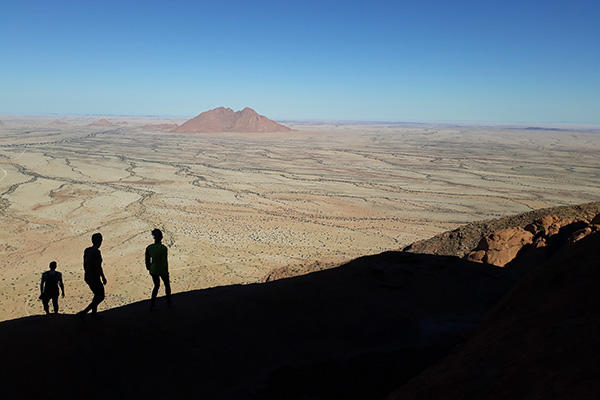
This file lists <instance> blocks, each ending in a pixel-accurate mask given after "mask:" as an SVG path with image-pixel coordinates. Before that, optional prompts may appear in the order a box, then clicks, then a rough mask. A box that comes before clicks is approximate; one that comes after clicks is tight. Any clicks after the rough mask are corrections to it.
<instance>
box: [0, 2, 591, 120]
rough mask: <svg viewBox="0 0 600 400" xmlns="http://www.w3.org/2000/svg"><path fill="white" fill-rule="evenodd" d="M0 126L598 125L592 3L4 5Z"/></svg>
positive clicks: (0, 25)
mask: <svg viewBox="0 0 600 400" xmlns="http://www.w3.org/2000/svg"><path fill="white" fill-rule="evenodd" d="M2 6H3V13H2V15H1V16H0V52H1V53H0V54H2V55H3V59H4V60H5V62H3V63H2V64H1V66H0V88H2V90H1V91H0V114H60V115H62V114H86V115H139V116H142V115H143V116H147V115H153V116H177V117H179V116H181V117H184V116H194V115H197V114H198V113H200V112H202V111H206V110H209V109H213V108H215V107H218V106H221V105H224V106H227V107H231V108H233V109H242V108H243V107H246V106H249V107H252V108H254V109H255V110H257V112H259V113H260V114H262V115H266V116H268V117H269V118H271V119H275V120H312V121H322V120H327V121H381V122H396V121H423V122H436V121H473V122H487V121H492V122H499V123H505V122H517V123H519V122H523V123H529V122H531V123H557V122H558V123H564V122H567V123H588V124H589V123H592V124H595V123H600V119H599V118H600V116H599V114H598V109H599V106H600V74H598V72H597V71H599V70H600V53H599V52H597V51H595V49H596V47H597V39H598V37H600V26H599V25H598V24H597V23H596V21H597V20H598V17H599V16H600V3H598V2H595V1H589V0H586V1H581V0H579V1H575V2H573V1H566V0H560V1H555V2H552V3H548V2H545V1H541V0H533V1H529V2H525V3H523V2H517V1H503V2H475V1H467V0H462V1H458V2H452V3H448V2H445V1H440V0H435V1H432V2H428V3H418V2H417V3H414V2H404V1H400V2H389V1H375V2H373V1H369V2H367V1H353V2H343V3H342V2H338V1H329V2H322V1H319V2H316V1H307V2H303V3H301V4H296V3H287V2H286V3H281V2H272V1H259V2H252V3H248V2H243V1H241V0H229V1H224V2H219V3H218V4H216V3H215V4H204V3H197V2H192V1H175V2H169V3H164V2H157V1H143V2H142V1H127V2H116V1H106V2H102V3H93V4H92V3H87V2H76V1H64V0H63V1H56V2H51V3H46V2H36V1H22V2H9V1H2Z"/></svg>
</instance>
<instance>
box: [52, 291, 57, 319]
mask: <svg viewBox="0 0 600 400" xmlns="http://www.w3.org/2000/svg"><path fill="white" fill-rule="evenodd" d="M52 307H54V313H55V314H58V293H56V294H55V295H53V296H52Z"/></svg>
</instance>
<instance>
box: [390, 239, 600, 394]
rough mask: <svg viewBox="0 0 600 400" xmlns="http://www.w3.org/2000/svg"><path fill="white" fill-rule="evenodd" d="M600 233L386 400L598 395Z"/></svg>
mask: <svg viewBox="0 0 600 400" xmlns="http://www.w3.org/2000/svg"><path fill="white" fill-rule="evenodd" d="M598 260H600V234H598V233H596V234H591V235H588V236H587V237H585V238H584V239H582V240H580V241H579V242H577V243H574V244H573V245H572V246H566V247H564V248H562V249H561V250H560V251H559V252H558V253H556V254H555V255H554V256H553V257H552V258H551V259H549V260H548V261H547V262H545V263H543V264H541V265H539V267H538V268H537V269H535V270H534V271H533V272H532V273H531V274H529V275H527V277H526V278H525V279H523V280H522V281H521V282H520V283H518V284H517V285H516V286H515V287H514V288H513V289H512V290H511V291H509V292H508V294H507V295H506V296H505V297H504V298H503V299H502V300H501V301H500V302H498V304H497V306H496V307H495V308H494V310H492V312H490V313H489V314H488V315H487V317H486V318H485V321H484V322H483V323H482V326H481V327H480V328H479V329H478V331H477V333H476V334H475V335H474V336H473V337H472V338H471V339H469V340H468V341H467V342H466V343H464V344H463V345H461V346H458V347H456V348H455V349H454V351H453V352H452V353H451V354H450V355H449V356H447V357H445V358H443V359H442V360H440V361H439V362H438V363H436V364H435V365H433V366H431V367H430V368H428V369H426V370H425V371H423V372H422V373H421V374H419V375H418V376H417V377H416V378H414V379H412V380H411V381H410V382H409V383H407V384H406V385H403V386H401V387H400V388H399V389H398V390H397V391H395V392H394V393H393V394H392V395H390V396H388V397H387V398H386V400H418V399H428V400H442V399H443V400H463V399H486V400H504V399H511V400H547V399H563V398H565V399H566V398H568V399H569V400H572V399H577V400H579V399H581V400H584V399H594V398H597V397H598V393H600V350H599V349H600V335H598V332H600V313H599V312H598V310H599V309H600V296H599V295H598V288H599V287H600V268H598Z"/></svg>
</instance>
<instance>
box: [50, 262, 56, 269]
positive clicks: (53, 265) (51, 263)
mask: <svg viewBox="0 0 600 400" xmlns="http://www.w3.org/2000/svg"><path fill="white" fill-rule="evenodd" d="M50 269H51V270H52V271H54V270H55V269H56V261H51V262H50Z"/></svg>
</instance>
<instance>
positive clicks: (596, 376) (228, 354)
mask: <svg viewBox="0 0 600 400" xmlns="http://www.w3.org/2000/svg"><path fill="white" fill-rule="evenodd" d="M595 207H598V204H597V203H595V204H589V205H584V206H580V207H578V208H577V207H576V208H573V210H575V211H573V210H571V211H568V212H567V211H566V210H564V209H553V210H552V211H551V212H552V213H553V214H551V215H550V217H548V210H545V211H543V212H541V213H540V214H536V215H528V216H516V217H511V218H512V219H510V218H509V219H505V220H504V222H499V221H502V220H498V221H489V222H487V223H481V224H484V225H485V226H487V227H488V228H489V231H487V232H485V233H484V232H483V231H482V232H481V233H480V236H479V237H478V238H475V237H474V235H475V234H474V233H473V229H471V230H467V231H463V233H464V232H470V233H469V235H473V239H472V240H471V239H470V240H471V246H469V250H468V251H467V250H465V251H464V252H463V253H462V254H461V257H457V256H450V255H436V254H416V253H411V252H386V253H382V254H379V255H374V256H369V257H362V258H359V259H356V260H354V261H352V262H350V263H348V264H345V265H342V266H339V267H337V268H331V269H327V270H323V271H318V272H314V273H310V274H306V275H302V276H297V277H293V278H287V279H279V280H275V281H271V282H266V283H262V284H253V285H244V286H242V285H237V286H227V287H217V288H212V289H206V290H199V291H194V292H188V293H176V294H175V295H174V299H175V301H176V302H177V304H176V306H175V307H173V308H167V307H166V305H164V304H162V303H161V304H159V307H158V310H156V311H153V312H151V311H150V310H149V304H148V302H140V303H136V304H130V305H128V306H124V307H120V308H116V309H111V310H105V311H103V312H101V315H102V316H103V318H102V319H100V320H81V319H80V318H79V317H77V316H74V315H50V316H46V315H38V316H31V317H27V318H22V319H17V320H12V321H5V322H2V323H0V354H2V361H3V362H2V370H1V371H0V372H1V376H2V395H3V397H6V398H10V399H30V398H42V397H47V398H59V397H60V398H86V399H96V398H97V399H100V398H102V399H106V398H145V399H159V398H161V399H164V398H190V397H194V398H207V399H252V400H269V399H273V400H275V399H277V400H279V399H298V400H300V399H383V398H386V396H387V397H388V398H389V399H390V400H395V399H442V398H443V399H482V398H485V399H507V398H510V399H540V400H541V399H548V398H557V399H558V398H569V399H589V398H594V396H595V394H596V393H598V390H599V389H600V384H599V382H600V353H599V352H598V349H599V348H600V336H599V335H598V331H599V328H600V313H598V309H600V296H598V294H597V293H598V287H600V268H599V267H600V264H599V262H598V260H600V232H598V229H596V224H595V223H594V222H595V221H597V220H600V217H595V216H594V215H593V214H594V211H593V210H594V209H595ZM573 212H577V213H578V214H577V216H576V215H575V214H573ZM584 214H585V215H586V218H585V220H582V219H580V217H581V216H583V215H584ZM544 218H545V219H544ZM511 221H512V222H511ZM513 222H514V223H515V224H514V225H512V226H509V225H507V224H508V223H513ZM517 222H518V223H517ZM486 224H487V225H486ZM472 225H473V224H472ZM484 225H478V224H475V225H474V226H476V227H480V229H483V228H481V227H482V226H484ZM486 229H487V228H486ZM503 229H515V231H518V232H521V231H520V230H523V231H525V232H528V233H529V234H530V235H531V236H530V239H531V242H530V243H526V242H528V240H525V241H522V240H521V239H519V243H520V246H521V247H520V248H519V249H518V251H517V252H516V255H515V256H514V258H512V259H511V260H510V261H508V262H507V263H506V264H505V266H504V267H500V266H496V265H492V264H490V263H489V262H487V261H489V260H492V259H494V257H493V256H492V255H490V254H491V253H489V251H490V250H491V249H492V250H493V248H494V246H492V244H494V243H496V244H499V243H500V244H501V243H502V242H501V241H500V240H499V239H498V238H508V239H511V238H514V235H510V234H509V235H504V234H501V233H499V232H501V231H502V230H503ZM455 232H456V231H455ZM448 234H450V233H448ZM494 235H496V236H497V238H496V236H494ZM523 235H525V236H526V237H529V236H527V235H526V234H523ZM440 236H442V235H440ZM463 239H464V237H463ZM435 240H436V242H435V243H438V244H439V246H438V247H439V248H444V249H450V246H444V245H443V244H442V243H441V241H439V237H438V238H436V239H435ZM507 242H510V240H508V241H507ZM542 242H543V245H542ZM462 243H463V244H464V243H465V242H464V241H463V242H462ZM482 243H484V244H485V243H487V245H482ZM536 243H537V245H536ZM478 246H483V247H486V248H481V249H478ZM499 247H502V246H499ZM505 247H506V248H509V249H510V248H511V246H505ZM480 250H484V251H485V254H484V255H483V256H481V254H480V253H477V252H479V251H480ZM503 250H505V249H503ZM454 251H456V250H454ZM511 251H512V250H511ZM474 253H477V256H475V255H472V256H471V257H469V255H470V254H474ZM319 267H320V266H319ZM140 284H143V283H140ZM144 284H149V282H148V283H146V282H144ZM148 289H150V286H148ZM174 289H175V290H176V288H174ZM107 290H110V286H108V287H107ZM90 298H91V296H90ZM161 300H163V301H164V299H161ZM40 311H41V305H40ZM390 393H392V394H390Z"/></svg>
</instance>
